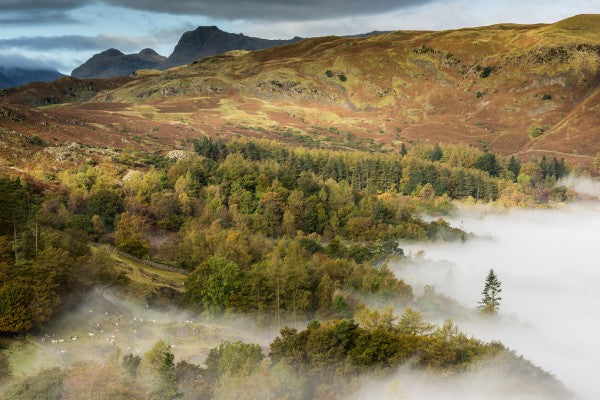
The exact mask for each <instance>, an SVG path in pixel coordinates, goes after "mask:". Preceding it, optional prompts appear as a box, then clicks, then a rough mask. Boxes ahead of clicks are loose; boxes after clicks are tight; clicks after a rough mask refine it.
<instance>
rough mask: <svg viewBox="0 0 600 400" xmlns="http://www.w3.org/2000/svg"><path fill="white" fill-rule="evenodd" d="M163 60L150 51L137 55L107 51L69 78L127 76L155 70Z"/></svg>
mask: <svg viewBox="0 0 600 400" xmlns="http://www.w3.org/2000/svg"><path fill="white" fill-rule="evenodd" d="M165 60H166V57H164V56H161V55H160V54H158V53H156V52H155V51H154V50H152V49H144V50H142V51H140V52H139V53H137V54H123V53H122V52H120V51H119V50H116V49H108V50H106V51H103V52H102V53H99V54H96V55H94V56H93V57H92V58H90V59H89V60H87V61H86V62H85V63H84V64H82V65H81V66H79V67H77V68H75V69H74V70H73V72H72V73H71V76H73V77H75V78H80V79H90V78H114V77H119V76H129V75H131V74H133V73H134V72H135V71H137V70H139V69H154V68H157V67H158V66H159V65H160V64H161V63H162V62H163V61H165Z"/></svg>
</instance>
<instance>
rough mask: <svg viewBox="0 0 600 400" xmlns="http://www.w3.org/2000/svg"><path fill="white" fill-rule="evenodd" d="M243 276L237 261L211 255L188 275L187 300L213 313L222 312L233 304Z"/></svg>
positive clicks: (186, 283) (186, 284)
mask: <svg viewBox="0 0 600 400" xmlns="http://www.w3.org/2000/svg"><path fill="white" fill-rule="evenodd" d="M242 278H243V276H242V273H241V271H240V268H239V267H238V266H237V264H236V263H234V262H231V261H229V260H227V259H225V258H223V257H211V258H210V259H209V260H208V261H206V262H204V263H202V264H200V266H199V267H198V268H196V269H195V270H194V272H192V273H191V274H190V275H189V276H188V278H187V280H186V282H185V286H186V289H187V290H186V295H185V296H186V302H187V303H188V304H190V305H192V306H197V307H199V308H200V309H202V310H205V311H208V312H211V313H219V312H222V311H223V310H225V309H226V308H227V307H229V306H230V305H231V300H232V298H233V296H235V295H236V294H237V292H238V290H239V289H240V287H241V286H242Z"/></svg>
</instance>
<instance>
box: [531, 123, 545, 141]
mask: <svg viewBox="0 0 600 400" xmlns="http://www.w3.org/2000/svg"><path fill="white" fill-rule="evenodd" d="M544 132H545V130H544V128H542V127H541V126H537V125H534V126H532V127H531V128H529V136H531V137H532V138H534V139H535V138H537V137H540V136H542V135H543V134H544Z"/></svg>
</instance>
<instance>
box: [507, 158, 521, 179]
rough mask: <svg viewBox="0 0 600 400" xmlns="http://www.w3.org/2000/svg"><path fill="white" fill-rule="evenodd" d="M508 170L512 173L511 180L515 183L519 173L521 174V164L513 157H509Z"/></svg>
mask: <svg viewBox="0 0 600 400" xmlns="http://www.w3.org/2000/svg"><path fill="white" fill-rule="evenodd" d="M508 170H509V171H510V172H512V173H513V180H514V181H516V180H517V177H518V176H519V172H521V163H520V162H519V161H517V159H516V158H515V156H510V160H509V161H508Z"/></svg>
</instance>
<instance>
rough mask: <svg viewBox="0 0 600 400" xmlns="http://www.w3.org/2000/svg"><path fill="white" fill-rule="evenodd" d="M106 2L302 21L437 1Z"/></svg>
mask: <svg viewBox="0 0 600 400" xmlns="http://www.w3.org/2000/svg"><path fill="white" fill-rule="evenodd" d="M101 1H102V2H104V3H106V4H110V5H113V6H117V7H125V8H131V9H136V10H144V11H151V12H158V13H166V14H175V15H187V14H191V15H202V16H206V17H212V18H220V19H226V20H237V19H246V20H279V21H299V20H313V19H326V18H335V17H346V16H352V15H372V14H377V13H382V12H386V11H392V10H398V9H401V8H405V7H412V6H418V5H421V4H426V3H430V2H432V1H436V0H370V1H365V0H330V1H326V2H324V1H321V0H304V1H298V0H247V1H239V0H178V1H171V2H167V1H164V0H101ZM95 3H98V0H24V1H21V0H3V1H2V2H1V3H0V10H6V11H8V10H10V11H18V10H69V9H74V8H78V7H82V6H85V5H89V4H95Z"/></svg>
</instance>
